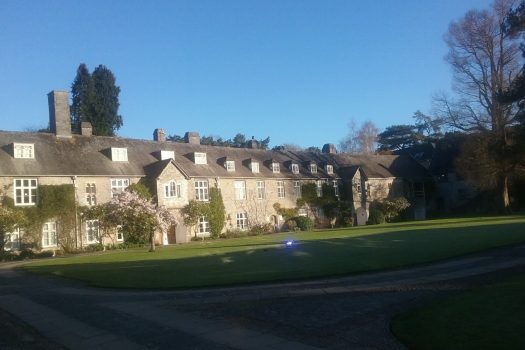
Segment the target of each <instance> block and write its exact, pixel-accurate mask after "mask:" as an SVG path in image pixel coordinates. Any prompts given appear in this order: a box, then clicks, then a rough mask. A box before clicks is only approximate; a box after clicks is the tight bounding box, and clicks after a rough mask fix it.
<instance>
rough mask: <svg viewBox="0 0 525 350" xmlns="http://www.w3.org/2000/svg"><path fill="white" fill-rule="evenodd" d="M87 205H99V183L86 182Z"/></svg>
mask: <svg viewBox="0 0 525 350" xmlns="http://www.w3.org/2000/svg"><path fill="white" fill-rule="evenodd" d="M86 205H87V206H89V207H91V206H93V205H97V184H95V183H94V182H87V183H86Z"/></svg>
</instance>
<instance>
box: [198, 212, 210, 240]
mask: <svg viewBox="0 0 525 350" xmlns="http://www.w3.org/2000/svg"><path fill="white" fill-rule="evenodd" d="M209 233H210V222H209V221H208V219H206V217H205V216H201V217H200V218H199V221H198V222H197V235H202V236H204V235H207V234H209Z"/></svg>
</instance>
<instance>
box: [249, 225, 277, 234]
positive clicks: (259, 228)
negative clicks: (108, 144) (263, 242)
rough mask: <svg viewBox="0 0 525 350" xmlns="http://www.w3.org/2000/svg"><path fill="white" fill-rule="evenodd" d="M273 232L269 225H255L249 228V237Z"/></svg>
mask: <svg viewBox="0 0 525 350" xmlns="http://www.w3.org/2000/svg"><path fill="white" fill-rule="evenodd" d="M272 232H273V226H272V224H270V223H266V224H255V225H252V227H250V235H253V236H257V235H264V234H268V233H272Z"/></svg>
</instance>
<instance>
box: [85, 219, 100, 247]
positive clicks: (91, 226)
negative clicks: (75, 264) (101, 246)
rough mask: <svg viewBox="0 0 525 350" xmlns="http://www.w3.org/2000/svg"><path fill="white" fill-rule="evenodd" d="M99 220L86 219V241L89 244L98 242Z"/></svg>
mask: <svg viewBox="0 0 525 350" xmlns="http://www.w3.org/2000/svg"><path fill="white" fill-rule="evenodd" d="M98 239H99V236H98V220H87V221H86V241H87V242H88V244H92V243H98Z"/></svg>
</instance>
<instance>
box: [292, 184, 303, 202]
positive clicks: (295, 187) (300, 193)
mask: <svg viewBox="0 0 525 350" xmlns="http://www.w3.org/2000/svg"><path fill="white" fill-rule="evenodd" d="M301 186H302V184H301V181H300V180H296V181H294V182H293V191H294V195H295V196H296V197H297V198H301V197H302V196H303V191H302V188H301Z"/></svg>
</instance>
